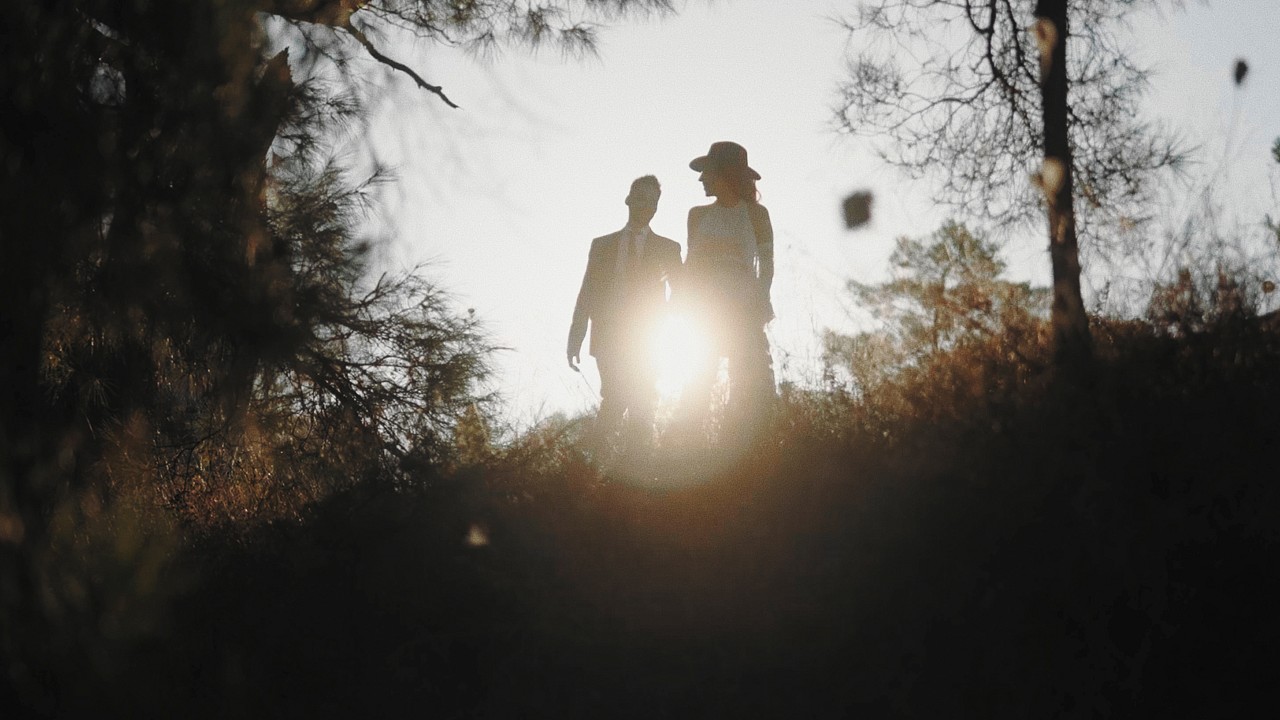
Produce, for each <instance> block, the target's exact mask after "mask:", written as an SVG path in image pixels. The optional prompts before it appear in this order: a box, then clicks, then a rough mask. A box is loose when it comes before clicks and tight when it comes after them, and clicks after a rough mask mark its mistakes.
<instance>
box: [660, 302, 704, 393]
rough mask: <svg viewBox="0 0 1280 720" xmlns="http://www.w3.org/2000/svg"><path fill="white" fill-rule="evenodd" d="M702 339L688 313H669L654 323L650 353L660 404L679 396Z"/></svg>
mask: <svg viewBox="0 0 1280 720" xmlns="http://www.w3.org/2000/svg"><path fill="white" fill-rule="evenodd" d="M706 342H707V341H706V336H705V335H704V333H703V331H702V329H701V328H700V327H699V323H698V322H697V321H696V320H694V319H693V318H692V317H690V316H688V315H685V314H680V313H672V314H670V315H667V316H666V317H664V318H663V319H662V321H661V322H660V323H658V326H657V328H656V330H655V332H654V337H653V342H652V343H651V352H652V353H653V355H652V361H653V364H654V368H655V370H656V373H657V386H658V403H659V405H660V406H661V407H670V406H671V405H674V404H675V402H676V401H677V400H678V399H679V398H680V391H681V390H682V389H683V388H684V386H685V384H686V383H687V382H688V381H689V379H690V378H691V377H692V375H693V372H694V368H695V366H696V363H697V359H698V358H699V357H701V356H702V355H703V350H704V347H705V345H706Z"/></svg>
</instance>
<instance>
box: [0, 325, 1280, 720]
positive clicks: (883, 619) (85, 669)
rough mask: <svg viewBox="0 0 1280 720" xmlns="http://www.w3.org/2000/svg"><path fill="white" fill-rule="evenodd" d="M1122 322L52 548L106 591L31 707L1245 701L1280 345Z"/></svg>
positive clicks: (1256, 688)
mask: <svg viewBox="0 0 1280 720" xmlns="http://www.w3.org/2000/svg"><path fill="white" fill-rule="evenodd" d="M1095 332H1096V342H1097V354H1098V363H1097V366H1096V369H1095V371H1094V372H1093V373H1092V374H1091V375H1090V376H1089V377H1086V378H1084V379H1081V380H1078V381H1073V382H1072V383H1067V382H1065V381H1055V380H1053V379H1052V378H1051V377H1050V375H1049V374H1048V371H1046V370H1045V369H1044V367H1043V366H1042V364H1041V361H1040V360H1039V358H1040V357H1041V356H1043V355H1044V354H1045V351H1044V350H1043V348H1042V343H1041V341H1040V340H1038V339H1036V337H1030V338H1026V339H1025V342H1024V343H1023V344H1022V345H1021V346H1020V347H1012V346H1011V345H1010V344H1009V336H1007V335H1006V336H1000V337H999V338H998V339H994V340H989V341H987V342H983V343H969V344H966V345H964V346H962V347H960V348H958V349H956V350H954V351H953V352H951V353H948V354H944V355H940V356H938V357H935V358H934V359H933V360H932V361H930V362H928V363H925V364H922V365H920V366H918V367H916V368H915V369H914V370H913V371H912V372H911V373H904V374H901V375H900V376H899V377H898V378H897V379H896V380H894V381H893V382H892V383H887V384H886V385H885V386H883V387H881V388H880V390H881V392H880V393H879V394H878V395H876V397H874V398H870V397H869V398H858V397H854V396H852V395H850V394H848V393H842V392H838V391H834V390H833V391H821V392H807V391H799V390H795V389H788V390H787V391H786V392H785V393H784V396H783V399H782V403H781V407H780V411H779V413H778V416H777V418H776V422H775V425H774V427H773V428H772V429H771V431H770V432H769V433H767V435H766V436H765V437H764V439H762V440H761V441H760V442H758V443H755V444H754V445H752V446H751V447H749V448H747V449H745V450H742V452H741V453H740V454H739V453H736V452H735V451H732V450H729V449H728V448H727V447H725V446H723V445H721V446H718V447H712V448H710V449H707V448H703V449H696V448H692V449H691V448H685V449H682V450H680V451H679V454H678V455H673V454H672V453H671V452H660V453H659V455H658V458H657V460H656V461H655V464H654V465H653V466H652V467H648V468H637V467H628V466H626V465H625V464H623V465H618V466H615V468H614V469H613V470H611V471H607V472H604V473H601V472H598V471H597V470H596V469H593V466H592V465H591V464H589V463H588V462H586V459H585V458H584V455H583V453H582V452H580V451H579V450H578V449H577V448H576V446H575V443H574V439H575V437H576V434H577V432H578V430H577V426H578V424H579V423H577V422H560V421H553V422H548V423H546V424H545V425H544V426H543V427H540V428H538V429H536V430H534V431H532V432H530V433H528V434H527V435H525V436H523V437H522V438H520V439H519V440H518V441H516V442H514V443H510V444H508V445H506V446H504V447H502V448H494V447H489V446H485V447H482V448H474V447H473V448H472V449H471V450H470V452H469V456H470V460H469V461H467V462H460V463H459V464H457V465H456V466H455V467H453V468H451V469H450V470H449V471H448V472H436V473H433V474H431V475H430V476H429V477H428V476H423V477H421V478H420V482H415V483H412V484H409V485H406V486H402V487H398V488H396V487H388V486H379V485H373V484H368V485H357V486H355V487H353V488H351V489H348V490H344V491H342V492H340V493H337V494H334V495H332V496H329V497H327V498H326V499H324V500H322V501H320V502H318V503H317V504H315V505H314V506H312V507H310V508H309V509H308V510H307V511H306V512H305V513H303V515H302V517H301V519H297V520H289V521H275V522H270V523H261V524H258V525H256V526H255V527H253V529H252V530H248V531H246V530H245V529H244V524H237V523H227V524H222V525H219V526H217V527H208V528H204V529H203V530H201V531H199V532H196V531H194V530H188V531H184V532H175V533H174V534H173V538H174V540H173V542H174V543H175V544H174V545H172V546H169V547H167V548H165V549H163V550H156V549H155V548H154V547H152V549H151V550H148V549H147V547H149V546H147V545H146V544H145V543H144V541H143V540H141V539H140V538H138V537H134V535H136V534H137V533H140V532H142V531H141V530H140V529H139V528H138V527H132V528H131V527H128V526H126V525H124V524H120V522H121V521H120V519H119V517H117V520H116V523H117V525H116V526H114V527H113V528H112V529H111V531H110V534H111V535H112V537H113V538H114V540H113V541H112V542H111V543H108V547H107V548H106V549H104V550H101V551H100V552H101V557H98V558H97V560H96V561H95V559H94V558H92V557H90V558H88V559H84V558H79V559H74V558H71V557H57V556H53V557H52V558H51V559H49V560H48V562H49V563H53V564H60V565H58V567H57V570H59V571H60V572H61V573H63V575H71V574H75V575H76V577H78V578H80V579H79V582H81V583H82V587H83V592H84V593H85V597H87V598H88V599H87V600H86V602H85V603H84V604H83V605H82V606H75V605H74V604H70V605H66V604H64V606H62V607H61V608H49V622H51V623H54V624H55V625H56V627H54V632H53V634H52V635H50V636H49V637H48V638H47V641H46V642H41V643H34V644H33V645H31V646H28V647H23V648H20V649H21V650H23V651H25V653H26V655H25V657H19V658H16V660H17V661H18V662H19V663H20V664H19V665H17V666H15V667H16V668H17V669H16V670H14V669H12V668H11V670H10V672H9V675H8V678H7V681H8V682H9V683H10V686H9V687H10V690H11V691H12V692H13V693H15V695H16V699H17V700H18V707H19V708H22V709H25V710H26V711H27V712H26V713H22V712H19V713H8V712H6V713H5V716H6V717H20V716H23V715H24V714H27V715H33V716H39V715H54V716H60V717H78V716H82V717H104V716H112V715H114V716H129V717H146V716H159V717H219V718H222V717H304V716H306V717H421V716H427V717H591V718H597V717H637V718H656V717H848V716H854V715H857V716H868V717H902V716H915V717H1018V718H1025V717H1048V716H1072V717H1076V716H1079V717H1095V716H1099V715H1107V716H1116V717H1169V716H1191V717H1224V716H1236V715H1238V714H1241V713H1243V712H1244V710H1245V708H1247V707H1251V706H1252V705H1253V703H1255V702H1256V701H1258V700H1260V699H1262V698H1264V697H1266V696H1267V695H1268V694H1269V693H1270V692H1271V688H1273V687H1274V686H1275V681H1276V680H1277V677H1276V675H1277V670H1276V664H1275V663H1274V662H1272V661H1271V657H1272V652H1273V651H1274V647H1275V643H1276V641H1277V639H1280V620H1277V617H1276V614H1275V610H1274V609H1275V607H1276V605H1277V601H1280V574H1278V573H1277V572H1276V570H1277V567H1276V553H1275V547H1276V541H1277V534H1278V533H1280V523H1277V520H1278V519H1280V517H1278V515H1280V487H1277V484H1276V482H1275V479H1276V474H1275V454H1274V450H1272V449H1270V448H1271V447H1273V446H1272V442H1273V439H1274V438H1275V437H1276V436H1277V435H1278V434H1280V414H1277V412H1276V407H1277V406H1278V404H1280V336H1277V334H1276V333H1275V332H1274V331H1273V330H1271V329H1268V328H1267V327H1266V323H1265V321H1258V320H1256V319H1249V318H1243V317H1241V318H1235V319H1231V318H1225V319H1221V320H1220V321H1219V322H1216V323H1214V324H1213V325H1212V326H1211V327H1206V328H1201V329H1199V330H1197V331H1194V332H1177V331H1170V330H1169V329H1168V328H1164V329H1161V328H1158V327H1157V326H1156V325H1155V324H1152V323H1129V324H1126V323H1114V324H1099V325H1097V326H1096V327H1095ZM890 385H892V387H890ZM673 452H674V451H673ZM704 470H705V474H704V472H703V471H704ZM132 522H133V524H134V525H144V524H146V522H147V521H146V520H145V518H142V519H140V518H138V517H134V518H133V520H132ZM129 553H133V555H132V556H129V558H130V563H123V562H121V558H123V557H125V556H128V554H129ZM157 553H159V554H163V555H164V557H163V558H155V559H153V560H151V562H152V563H153V564H154V565H155V567H154V568H152V569H151V570H150V571H149V572H150V573H151V575H149V576H146V577H144V575H146V572H144V571H138V570H136V565H137V559H138V558H143V559H145V558H149V557H151V556H152V555H155V554H157ZM72 563H77V565H76V567H74V568H72V567H71V564H72ZM126 564H131V565H133V566H135V569H134V570H130V571H129V572H124V573H121V567H122V566H123V565H126ZM113 568H114V571H115V572H117V575H116V576H112V575H111V574H110V573H111V572H112V571H113ZM52 575H55V576H56V575H57V573H52ZM99 602H104V603H116V604H117V606H111V605H108V606H105V607H104V606H99V605H97V604H96V603H99ZM59 612H60V613H61V614H60V615H59V614H57V613H59ZM90 621H92V622H90ZM77 623H78V624H77ZM9 661H10V662H14V661H15V658H12V657H11V658H9ZM11 699H14V698H11Z"/></svg>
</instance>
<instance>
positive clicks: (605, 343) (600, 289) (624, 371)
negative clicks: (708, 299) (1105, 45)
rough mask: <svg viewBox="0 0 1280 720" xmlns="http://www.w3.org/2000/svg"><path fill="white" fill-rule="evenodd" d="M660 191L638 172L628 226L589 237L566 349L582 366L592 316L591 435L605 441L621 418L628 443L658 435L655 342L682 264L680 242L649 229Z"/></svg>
mask: <svg viewBox="0 0 1280 720" xmlns="http://www.w3.org/2000/svg"><path fill="white" fill-rule="evenodd" d="M661 195H662V187H661V186H660V185H659V184H658V179H657V178H656V177H654V176H652V175H645V176H644V177H640V178H636V179H635V180H634V181H632V183H631V191H630V192H629V193H628V194H627V198H626V204H627V208H628V213H627V224H626V226H625V227H624V228H623V229H622V230H619V231H618V232H615V233H612V234H609V235H605V236H603V237H598V238H596V239H595V240H592V241H591V252H590V254H589V256H588V257H587V271H586V273H585V274H584V275H583V277H582V288H581V289H580V290H579V291H578V301H577V304H576V305H575V306H574V308H573V322H572V324H571V325H570V327H569V344H568V347H567V349H566V355H567V356H568V360H569V367H570V368H572V369H573V370H574V371H579V370H578V362H579V354H580V352H581V349H582V341H583V339H584V338H585V337H586V335H587V326H588V324H589V325H590V327H591V345H590V352H591V355H592V356H593V357H594V358H595V359H596V369H597V370H598V371H599V372H600V410H599V412H598V413H597V415H596V427H595V430H594V432H593V435H594V437H595V441H596V442H598V443H602V442H603V441H604V439H605V438H606V437H607V436H608V434H609V433H611V432H613V431H614V430H615V429H617V428H618V427H619V426H622V428H623V442H624V447H625V449H626V450H628V451H638V450H641V449H643V448H647V447H648V446H649V443H650V441H651V439H652V434H653V411H654V400H655V395H656V390H655V382H656V378H655V374H654V368H653V359H652V357H651V356H652V353H651V351H650V348H651V345H650V344H651V342H652V338H653V335H654V330H655V325H656V322H657V320H658V319H659V317H660V316H661V314H662V312H663V308H664V306H665V304H666V302H667V294H668V289H669V287H670V284H671V282H672V281H673V280H674V278H675V276H676V274H677V273H679V272H680V268H681V262H680V244H679V243H677V242H676V241H674V240H671V239H669V238H665V237H662V236H661V235H657V234H655V233H654V232H653V231H652V230H651V229H649V221H650V220H652V219H653V215H654V213H655V212H657V209H658V198H659V197H661ZM579 372H580V371H579Z"/></svg>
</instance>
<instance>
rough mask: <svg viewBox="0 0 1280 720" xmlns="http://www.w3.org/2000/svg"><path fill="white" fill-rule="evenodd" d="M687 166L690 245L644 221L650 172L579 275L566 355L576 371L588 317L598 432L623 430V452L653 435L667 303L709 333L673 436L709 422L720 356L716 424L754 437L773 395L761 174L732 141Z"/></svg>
mask: <svg viewBox="0 0 1280 720" xmlns="http://www.w3.org/2000/svg"><path fill="white" fill-rule="evenodd" d="M689 167H690V168H692V169H693V170H695V171H697V172H698V173H699V175H698V180H699V181H700V182H701V183H702V186H703V189H704V191H705V192H706V195H707V196H708V197H712V198H715V200H714V201H713V202H712V203H710V204H708V205H701V206H698V207H694V208H691V209H690V210H689V221H688V253H687V257H686V258H685V261H684V262H683V263H681V261H680V245H679V244H678V243H676V242H675V241H673V240H670V239H668V238H665V237H662V236H661V235H658V234H656V233H654V232H653V231H652V230H651V229H650V228H649V222H650V221H651V220H652V219H653V216H654V213H655V212H656V211H657V208H658V199H659V198H660V197H661V194H662V189H661V186H660V185H659V183H658V179H657V178H655V177H654V176H652V175H646V176H644V177H641V178H637V179H636V180H635V181H633V182H632V183H631V191H630V193H628V195H627V197H626V204H627V208H628V218H627V224H626V226H625V227H624V228H623V229H622V230H620V231H618V232H615V233H612V234H610V235H605V236H603V237H599V238H596V239H595V240H593V241H592V243H591V252H590V255H589V257H588V259H587V270H586V274H585V275H584V276H583V278H582V288H581V289H580V290H579V292H578V301H577V304H576V305H575V307H574V310H573V323H572V325H571V326H570V328H569V344H568V348H567V355H568V360H569V367H571V368H573V369H574V370H578V361H579V355H580V353H581V348H582V341H583V339H584V338H585V337H586V334H587V327H588V325H590V328H591V345H590V352H591V355H592V356H593V357H595V359H596V366H597V368H598V370H599V372H600V410H599V412H598V413H597V416H596V425H595V428H594V431H593V435H594V436H595V440H596V442H603V441H604V439H605V438H607V437H608V436H609V435H610V434H612V433H613V432H615V431H617V430H621V431H622V438H623V444H624V447H625V448H626V449H627V450H628V451H632V452H634V451H643V450H645V449H647V448H648V447H650V445H651V442H652V437H653V422H654V409H655V404H656V399H657V391H656V371H655V368H654V363H653V355H654V352H653V349H652V343H653V341H654V336H655V333H656V330H657V326H658V323H659V321H660V320H661V319H662V317H663V316H664V314H665V313H666V312H667V309H668V307H667V305H668V300H667V297H668V290H669V291H670V296H671V303H672V304H673V305H675V306H676V307H677V308H678V309H679V310H680V312H682V313H684V314H686V315H687V316H688V317H690V318H692V319H693V320H694V321H695V322H696V325H697V327H698V328H699V329H700V330H701V332H703V333H704V334H705V342H704V343H701V344H700V347H703V348H705V351H704V352H701V353H699V355H700V357H697V358H696V359H694V360H692V362H693V363H694V364H695V367H694V368H693V369H692V372H691V373H690V380H689V381H688V382H687V383H686V385H685V387H684V389H683V391H682V393H681V397H680V406H679V408H678V410H677V412H676V418H675V422H674V423H673V427H672V430H671V433H669V435H670V434H672V433H674V435H675V437H676V440H677V442H679V441H682V440H688V439H693V438H692V437H689V436H693V435H700V434H703V433H706V432H707V431H708V427H707V420H708V419H709V418H710V417H711V413H710V411H711V405H712V399H713V398H712V391H713V388H714V386H715V381H716V377H717V374H718V372H719V367H720V361H721V360H722V359H727V360H728V365H729V399H728V402H727V404H726V408H725V413H724V417H723V422H722V423H721V426H720V433H719V434H720V435H721V436H722V437H724V436H725V435H726V433H728V434H730V435H736V436H737V437H738V438H739V439H749V437H744V436H749V435H751V434H752V433H753V431H754V430H755V429H756V428H757V427H758V426H759V422H760V421H761V420H763V419H764V418H765V417H767V413H768V411H769V409H770V408H771V405H772V401H773V399H774V394H775V389H774V377H773V362H772V359H771V357H770V354H769V341H768V339H767V338H766V337H765V332H764V327H765V325H766V324H767V323H768V322H769V321H770V320H772V319H773V305H772V303H771V301H770V298H769V292H770V288H771V286H772V284H773V226H772V224H771V223H770V220H769V211H768V210H767V209H765V207H764V206H763V205H761V204H760V202H759V193H758V191H757V190H756V180H759V179H760V174H759V173H757V172H756V171H755V170H753V169H751V167H750V166H749V165H748V164H747V151H746V149H744V148H743V147H742V146H741V145H738V144H737V143H732V142H717V143H712V145H711V148H710V150H708V151H707V154H706V155H703V156H701V157H698V158H695V159H694V160H693V161H692V162H690V163H689Z"/></svg>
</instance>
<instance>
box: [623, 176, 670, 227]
mask: <svg viewBox="0 0 1280 720" xmlns="http://www.w3.org/2000/svg"><path fill="white" fill-rule="evenodd" d="M660 197H662V186H661V185H659V184H658V178H656V177H654V176H652V175H645V176H644V177H638V178H636V179H635V180H633V181H631V192H629V193H627V200H626V202H627V208H629V210H630V212H629V218H628V221H627V222H628V224H629V225H632V226H644V225H648V224H649V221H650V220H652V219H653V215H654V213H656V212H657V211H658V199H659V198H660Z"/></svg>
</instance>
